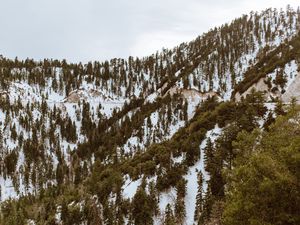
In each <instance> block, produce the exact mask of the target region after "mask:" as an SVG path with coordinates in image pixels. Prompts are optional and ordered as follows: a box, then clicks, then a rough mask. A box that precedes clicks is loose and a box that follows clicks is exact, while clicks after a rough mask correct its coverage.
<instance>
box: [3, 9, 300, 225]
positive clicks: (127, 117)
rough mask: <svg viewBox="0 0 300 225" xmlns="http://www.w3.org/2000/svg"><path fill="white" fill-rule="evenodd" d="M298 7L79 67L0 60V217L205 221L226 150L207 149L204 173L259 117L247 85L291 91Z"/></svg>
mask: <svg viewBox="0 0 300 225" xmlns="http://www.w3.org/2000/svg"><path fill="white" fill-rule="evenodd" d="M299 15H300V11H299V10H298V11H297V12H296V11H294V10H293V9H291V8H288V9H287V11H278V10H276V9H268V10H266V11H263V12H261V13H251V14H250V15H244V16H243V17H241V18H239V19H236V20H234V21H233V22H232V23H231V24H226V25H223V26H222V27H219V28H215V29H212V30H210V31H209V32H208V33H205V34H203V35H202V36H199V37H198V38H197V39H195V40H194V41H192V42H190V43H183V44H181V45H180V46H178V47H175V48H174V49H170V50H168V49H165V50H163V51H162V52H157V53H156V54H153V55H152V56H149V57H145V58H142V59H139V58H135V59H134V58H133V57H129V59H128V60H123V59H112V60H110V61H106V62H103V63H100V62H90V63H88V64H86V65H82V64H81V63H79V64H69V63H67V62H66V61H65V60H63V61H57V60H48V59H45V60H44V61H40V62H36V61H34V60H30V59H27V60H25V61H20V60H18V59H17V58H16V59H15V60H10V59H6V58H4V57H1V58H0V150H1V151H0V156H1V157H0V165H1V167H0V173H1V176H0V187H1V189H0V190H1V192H0V193H1V194H0V200H1V202H3V203H2V204H1V208H2V209H3V210H2V215H1V219H2V221H0V222H3V223H4V224H17V221H19V222H20V221H21V224H25V223H26V222H27V223H29V224H114V223H117V224H124V223H125V224H130V223H135V224H145V223H144V221H143V218H144V219H145V218H146V219H147V221H149V223H150V224H151V221H152V222H153V223H155V224H161V223H166V221H168V220H170V221H171V222H170V224H172V220H173V219H174V217H175V218H176V217H177V220H176V221H175V222H174V221H173V224H174V223H176V224H180V223H183V224H188V225H190V224H193V223H194V222H196V221H200V220H204V219H208V218H209V217H210V215H211V214H213V213H212V212H211V211H213V210H212V207H213V202H215V200H216V199H219V198H220V199H221V198H222V197H223V195H224V193H223V192H224V190H223V188H224V185H223V182H224V181H223V180H222V177H221V172H220V170H221V166H228V164H230V162H231V157H233V156H232V154H231V153H230V151H229V150H228V151H229V153H228V154H227V153H226V154H225V153H224V154H225V155H223V154H221V153H219V152H218V151H217V150H216V152H218V154H216V155H214V154H213V155H214V157H215V158H217V159H216V161H214V162H213V163H214V164H216V165H219V163H220V167H217V169H218V170H216V171H213V170H212V169H211V168H209V166H208V165H207V164H208V163H207V161H209V160H208V158H209V156H208V150H207V149H208V147H207V146H209V143H211V146H210V147H211V148H213V149H221V146H227V145H225V144H224V143H226V144H228V143H229V142H226V141H224V140H223V139H224V137H226V138H227V136H228V135H229V134H228V133H233V134H237V131H240V130H242V129H245V130H248V131H250V130H252V129H254V128H255V127H258V126H259V125H262V124H263V123H264V122H265V121H267V120H268V119H267V114H266V109H265V108H264V107H263V105H261V104H259V105H257V102H259V103H262V102H261V100H262V98H260V97H259V96H255V95H254V97H253V96H252V98H253V99H251V97H248V98H247V94H253V93H252V91H251V89H252V87H253V86H255V87H256V89H258V90H261V91H265V92H266V95H267V98H268V100H269V101H273V100H274V99H275V98H276V97H281V95H282V98H283V99H287V98H289V97H290V96H291V92H292V94H293V90H294V89H295V88H297V86H298V82H297V80H298V77H299V76H296V73H297V68H298V62H299V49H300V47H299V46H300V45H299V35H298V30H297V28H298V27H299V21H300V16H299ZM284 78H286V79H284ZM284 92H285V93H284ZM232 93H233V95H232ZM241 96H243V97H244V99H242V98H241ZM231 97H232V98H233V97H235V98H236V99H237V100H239V101H240V102H239V103H234V102H230V101H229V100H230V99H231ZM245 99H246V100H245ZM254 100H255V101H257V102H255V101H254ZM222 101H227V102H226V103H218V102H222ZM253 103H255V104H253ZM253 105H254V106H253ZM270 108H273V107H270ZM269 111H270V112H271V111H272V109H271V110H269ZM243 114H245V116H244V117H243V116H241V115H243ZM234 124H238V126H237V127H238V128H237V127H236V126H234ZM228 127H229V128H228ZM228 129H232V130H230V132H229V131H228V132H227V130H228ZM224 135H227V136H224ZM222 138H223V139H222ZM234 138H235V137H231V136H230V137H228V139H229V140H234ZM226 140H227V139H226ZM222 141H223V142H222ZM222 143H223V144H224V145H222ZM228 145H230V146H231V143H230V144H228ZM227 147H228V146H227ZM224 148H225V147H224ZM228 148H231V147H228ZM220 151H221V150H220ZM224 152H225V150H224ZM214 157H213V160H215V158H214ZM218 157H219V158H220V159H219V158H218ZM211 160H212V159H211ZM201 174H202V175H201ZM200 177H202V178H201V179H200ZM201 188H202V189H203V190H202V191H199V190H198V193H196V189H201ZM200 192H201V193H200ZM9 198H13V199H16V200H10V201H5V200H8V199H9ZM200 198H203V199H205V201H204V200H203V201H202V203H201V201H200V200H199V199H200ZM200 203H201V204H202V206H199V204H200ZM18 204H19V206H18V207H17V206H16V205H18ZM201 204H200V205H201ZM204 208H205V209H204ZM150 209H151V210H150ZM152 209H154V211H153V210H152ZM196 209H197V210H196ZM147 210H148V214H147V212H146V211H147ZM174 214H175V215H174ZM15 215H18V216H19V217H17V216H16V217H14V216H15ZM3 218H4V221H3ZM100 221H101V222H100Z"/></svg>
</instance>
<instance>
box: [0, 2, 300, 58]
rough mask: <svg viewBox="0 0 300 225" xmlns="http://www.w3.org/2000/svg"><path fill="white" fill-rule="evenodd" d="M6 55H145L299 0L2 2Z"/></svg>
mask: <svg viewBox="0 0 300 225" xmlns="http://www.w3.org/2000/svg"><path fill="white" fill-rule="evenodd" d="M0 3H1V13H0V54H2V55H4V56H6V57H10V58H14V57H15V56H18V57H19V58H22V59H24V58H26V57H30V58H34V59H43V58H55V59H64V58H65V59H67V60H68V61H71V62H78V61H83V62H87V61H89V60H105V59H110V58H115V57H126V58H127V57H128V56H129V55H134V56H145V55H149V54H151V53H155V52H156V50H160V49H161V48H162V47H174V46H175V45H178V44H180V43H181V42H186V41H191V40H192V39H194V38H196V37H197V36H198V35H200V34H201V33H203V32H206V31H207V30H209V29H210V28H213V27H214V26H219V25H222V24H223V23H225V22H230V21H231V20H232V19H234V18H236V17H239V16H241V15H242V14H245V13H249V12H250V11H251V10H254V11H256V10H258V11H261V10H263V9H266V8H269V7H277V8H284V9H285V8H286V6H287V4H290V5H291V6H293V7H295V8H296V7H297V6H298V5H300V1H299V0H0Z"/></svg>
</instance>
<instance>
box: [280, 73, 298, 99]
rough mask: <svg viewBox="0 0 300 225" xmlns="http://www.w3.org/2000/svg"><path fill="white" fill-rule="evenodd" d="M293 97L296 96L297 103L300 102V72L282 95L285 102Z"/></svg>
mask: <svg viewBox="0 0 300 225" xmlns="http://www.w3.org/2000/svg"><path fill="white" fill-rule="evenodd" d="M293 97H295V98H296V100H297V103H300V72H298V75H297V76H296V78H295V80H294V81H293V83H291V85H290V86H289V88H288V89H287V90H286V92H285V93H284V94H283V95H282V97H281V99H282V101H283V102H285V103H288V102H290V101H291V99H292V98H293Z"/></svg>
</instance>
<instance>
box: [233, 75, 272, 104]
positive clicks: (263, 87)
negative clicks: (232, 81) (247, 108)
mask: <svg viewBox="0 0 300 225" xmlns="http://www.w3.org/2000/svg"><path fill="white" fill-rule="evenodd" d="M252 89H255V90H256V91H262V92H268V85H267V84H266V83H265V82H264V78H261V79H260V80H259V81H258V82H257V83H255V84H253V85H252V86H251V87H249V88H248V89H247V91H245V92H244V93H242V94H240V93H239V92H237V93H236V94H235V96H234V98H235V100H236V101H238V102H239V101H241V98H242V97H244V98H245V97H246V96H247V95H248V94H250V93H251V91H252Z"/></svg>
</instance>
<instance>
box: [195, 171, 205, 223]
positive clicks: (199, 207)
mask: <svg viewBox="0 0 300 225" xmlns="http://www.w3.org/2000/svg"><path fill="white" fill-rule="evenodd" d="M197 179H198V181H197V183H198V191H197V195H196V206H195V214H194V221H198V220H199V217H200V215H201V214H202V212H203V174H202V172H201V171H199V172H198V174H197Z"/></svg>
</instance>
